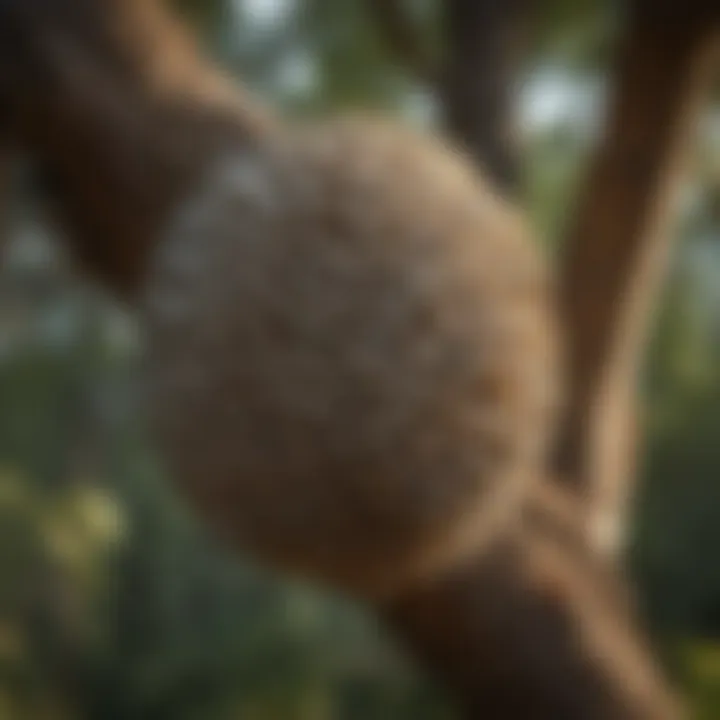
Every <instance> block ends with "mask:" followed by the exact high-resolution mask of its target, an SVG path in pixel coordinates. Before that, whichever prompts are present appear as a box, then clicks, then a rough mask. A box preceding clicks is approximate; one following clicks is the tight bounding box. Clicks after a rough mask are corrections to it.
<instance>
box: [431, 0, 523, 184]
mask: <svg viewBox="0 0 720 720" xmlns="http://www.w3.org/2000/svg"><path fill="white" fill-rule="evenodd" d="M530 3H531V0H504V1H503V2H497V0H447V1H446V2H445V19H444V22H445V36H446V45H447V57H446V60H445V67H444V69H443V71H442V77H441V79H440V82H441V86H440V89H439V93H440V99H441V101H442V108H443V113H444V127H445V130H446V132H447V133H448V134H449V135H450V136H451V137H453V138H454V139H455V140H457V141H458V142H459V143H460V144H461V145H462V146H463V148H464V149H465V150H466V152H467V153H468V154H469V155H470V157H471V158H473V159H474V160H475V161H476V162H477V163H478V165H479V166H480V167H481V168H483V169H484V170H485V171H486V172H487V174H488V176H489V177H490V178H491V179H492V180H493V181H494V182H495V184H496V185H497V186H498V187H499V188H500V189H501V190H503V191H505V192H506V193H508V194H510V195H513V194H515V193H516V192H517V190H518V187H519V183H520V172H519V170H520V162H519V155H518V148H517V143H516V135H515V120H516V113H515V106H514V100H515V97H516V95H517V93H516V85H517V80H518V66H519V63H520V62H521V61H522V58H523V49H524V39H525V32H526V26H527V20H528V14H529V10H530Z"/></svg>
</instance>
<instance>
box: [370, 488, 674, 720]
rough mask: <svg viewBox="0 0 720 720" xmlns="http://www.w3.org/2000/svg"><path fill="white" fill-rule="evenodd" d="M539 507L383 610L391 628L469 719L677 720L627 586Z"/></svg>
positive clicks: (575, 531)
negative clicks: (479, 555) (469, 559)
mask: <svg viewBox="0 0 720 720" xmlns="http://www.w3.org/2000/svg"><path fill="white" fill-rule="evenodd" d="M546 487H547V488H550V487H551V486H546ZM543 492H544V491H543ZM546 500H547V498H544V497H543V494H542V493H540V494H538V495H536V496H535V497H534V498H533V500H532V502H531V505H530V508H529V510H530V514H529V516H528V518H527V522H526V525H525V527H523V528H520V529H519V531H518V532H516V533H514V534H512V535H509V536H508V537H506V538H505V539H504V540H503V541H502V542H500V543H499V545H498V547H497V548H496V550H495V551H494V552H493V553H492V555H489V556H486V557H485V558H484V559H478V560H476V561H475V562H473V563H468V564H466V565H465V566H463V567H461V568H456V569H455V570H454V571H452V572H449V573H447V574H446V575H444V576H442V577H438V578H436V579H435V581H434V582H433V583H431V584H429V585H427V586H425V587H422V588H417V589H415V590H414V591H413V592H411V593H409V594H408V595H407V596H405V597H403V598H400V599H399V600H397V601H396V602H395V603H393V604H392V605H391V606H390V607H388V608H386V609H385V610H384V612H383V617H384V618H385V620H386V622H387V623H388V624H389V626H390V627H391V628H392V629H393V630H394V631H395V632H396V634H397V635H398V637H399V638H400V639H401V640H403V641H405V642H406V644H407V646H408V648H409V649H410V650H411V652H412V653H413V656H414V657H415V658H417V659H418V660H419V661H420V662H421V663H423V664H424V665H425V667H427V668H431V669H432V671H433V673H434V675H433V677H435V679H437V680H439V681H440V682H442V683H444V685H445V687H446V689H448V690H449V691H450V692H451V693H452V695H453V697H455V698H456V699H457V700H458V701H459V702H460V703H461V709H462V710H463V711H464V716H465V717H467V718H480V717H482V718H488V720H490V719H495V718H504V719H508V720H510V719H512V718H518V719H520V718H523V719H524V718H533V720H575V719H576V718H583V719H584V720H609V719H610V718H612V720H670V719H675V718H679V717H682V714H681V710H680V708H679V704H678V701H677V699H676V698H675V697H673V696H672V694H671V693H670V692H669V691H668V690H667V689H666V687H665V684H664V681H663V679H662V677H661V673H660V672H659V671H658V669H657V668H656V667H655V664H654V661H653V660H652V654H651V652H650V650H649V649H648V648H646V647H645V646H644V643H643V641H642V640H641V639H640V637H639V634H638V633H637V632H636V630H635V625H636V623H635V617H634V613H633V611H632V608H631V607H630V605H629V603H628V602H627V598H628V595H627V593H626V592H625V590H624V588H623V587H622V586H621V584H620V583H619V582H618V580H617V578H616V577H615V575H614V573H612V572H610V571H608V569H607V568H606V567H605V566H604V564H603V563H601V562H600V561H599V559H598V558H597V557H596V556H595V553H594V552H593V551H592V549H591V548H589V547H588V546H587V545H586V544H585V543H584V541H583V537H582V532H581V531H580V528H579V527H575V528H573V527H572V524H571V523H568V522H567V518H565V517H563V514H562V513H560V514H558V513H557V503H556V501H555V500H556V499H553V500H551V501H550V502H549V503H548V502H546Z"/></svg>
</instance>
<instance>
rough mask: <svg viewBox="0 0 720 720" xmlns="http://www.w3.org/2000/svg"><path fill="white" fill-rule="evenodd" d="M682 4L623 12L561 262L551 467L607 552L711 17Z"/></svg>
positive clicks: (612, 546) (708, 51)
mask: <svg viewBox="0 0 720 720" xmlns="http://www.w3.org/2000/svg"><path fill="white" fill-rule="evenodd" d="M686 11H687V13H685V12H684V13H683V14H682V15H680V14H677V15H676V17H674V18H673V20H674V21H671V19H670V18H669V17H668V16H667V15H666V14H665V12H666V11H664V10H663V9H662V6H661V5H658V6H653V5H652V4H647V3H644V2H640V3H638V4H637V5H636V6H634V8H633V12H631V14H630V18H629V24H628V28H627V32H626V34H625V38H624V41H623V43H622V46H621V48H620V50H619V57H618V66H617V78H618V81H617V84H616V87H615V88H614V91H613V93H612V96H611V99H610V107H609V113H608V119H607V123H606V126H605V132H604V137H603V138H602V141H601V143H600V145H599V147H598V149H597V151H596V154H595V159H594V161H593V163H592V166H591V170H590V173H589V176H588V179H587V183H586V185H585V188H584V192H583V193H582V196H581V198H580V202H579V205H578V208H577V211H576V217H575V220H574V222H573V223H572V225H571V228H570V232H569V237H568V239H567V244H566V252H565V256H564V262H563V267H562V271H561V303H562V308H563V312H564V316H565V328H566V333H565V335H566V338H567V343H568V347H567V350H568V369H569V381H570V386H569V406H568V412H567V417H566V421H565V423H564V426H563V428H562V432H561V436H560V437H561V440H560V449H559V453H558V477H560V478H562V480H563V481H564V482H566V483H568V484H569V485H571V486H572V487H574V488H575V489H576V490H577V491H578V492H580V493H581V494H583V495H584V496H585V497H587V498H588V501H589V503H588V506H587V507H588V511H589V513H590V517H589V520H590V523H591V525H590V529H591V532H592V534H593V536H594V537H595V540H596V543H597V547H598V549H599V550H603V549H604V550H607V551H609V552H610V553H611V554H615V553H616V552H617V551H618V550H619V549H620V548H621V547H622V528H623V526H624V524H625V522H624V518H623V516H622V515H623V508H624V507H625V506H626V505H627V502H628V499H629V497H628V495H629V492H630V490H631V486H632V478H633V476H634V475H635V474H636V473H635V462H636V447H637V421H636V416H637V413H638V410H637V408H636V387H637V379H638V371H639V368H640V365H641V361H642V358H643V350H644V347H645V345H646V341H647V335H648V331H649V328H650V327H651V320H652V310H653V308H654V306H655V305H656V301H657V298H658V295H659V292H660V288H661V285H662V279H663V276H664V270H665V266H666V264H667V257H668V254H669V249H670V247H671V243H670V240H671V237H672V221H673V219H674V218H675V216H676V215H677V200H678V195H679V192H678V191H679V189H680V188H681V184H682V180H683V178H684V173H683V163H684V162H685V159H686V157H687V155H688V152H687V151H688V146H689V143H690V140H691V139H692V135H693V133H692V129H693V123H694V121H695V120H696V118H697V116H698V110H699V106H700V101H701V100H702V99H703V98H704V96H705V95H706V93H707V92H708V90H709V80H710V77H711V75H710V73H709V72H708V71H709V70H710V68H711V59H712V57H713V53H712V49H713V40H714V32H713V27H714V25H713V23H712V22H705V20H706V18H702V21H699V18H698V16H693V13H692V9H687V8H686Z"/></svg>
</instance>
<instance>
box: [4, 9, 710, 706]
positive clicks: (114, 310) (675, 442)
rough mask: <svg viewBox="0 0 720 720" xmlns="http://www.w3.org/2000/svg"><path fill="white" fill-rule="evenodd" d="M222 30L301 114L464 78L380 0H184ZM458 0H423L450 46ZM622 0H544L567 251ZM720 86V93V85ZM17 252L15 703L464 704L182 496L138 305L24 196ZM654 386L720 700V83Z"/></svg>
mask: <svg viewBox="0 0 720 720" xmlns="http://www.w3.org/2000/svg"><path fill="white" fill-rule="evenodd" d="M182 5H183V9H184V11H186V12H187V13H188V15H189V17H190V19H191V21H192V23H193V24H194V25H195V27H196V28H197V30H198V32H199V33H200V34H201V37H202V38H203V41H204V42H205V43H206V45H207V47H208V49H209V52H211V53H212V54H213V55H214V56H216V57H218V58H219V59H221V60H222V61H223V62H224V63H226V65H227V66H228V67H229V68H230V69H231V70H232V71H233V72H236V73H237V74H238V76H239V77H241V78H242V79H243V80H244V82H246V83H247V85H248V86H249V87H250V88H252V89H253V90H255V91H256V92H258V93H260V94H262V95H263V97H265V98H266V99H267V100H268V101H270V102H272V103H274V104H276V105H277V106H279V107H280V108H282V109H284V110H285V111H286V112H287V113H288V114H298V115H313V114H316V113H327V112H328V111H331V110H337V109H349V108H353V107H364V108H374V109H380V110H382V111H385V112H388V113H392V114H394V115H397V116H401V117H403V118H405V119H406V120H407V121H408V122H411V123H414V124H417V125H420V126H432V125H433V124H434V123H435V122H437V118H438V114H439V112H438V99H437V98H436V97H433V95H432V94H431V93H429V92H428V91H427V88H426V86H425V85H423V84H422V83H421V82H419V81H418V78H417V77H416V76H415V75H414V74H413V73H409V72H406V71H405V69H404V68H403V67H401V66H400V65H399V64H398V63H396V62H395V58H394V57H393V55H392V53H390V52H388V47H387V45H386V43H384V42H383V38H382V37H381V34H380V33H378V29H377V26H376V24H375V23H374V22H373V20H372V18H370V17H369V14H368V11H367V4H366V3H364V2H362V1H361V0H217V1H216V2H204V1H203V0H196V1H195V2H192V1H189V0H186V1H185V2H184V3H182ZM438 6H439V3H438V2H437V1H434V0H427V1H424V0H418V1H417V2H415V3H408V7H409V8H410V10H411V11H412V12H413V13H415V15H414V21H415V23H416V25H417V28H418V29H419V31H420V32H421V33H423V34H425V35H426V36H427V37H426V42H427V46H428V47H430V48H435V47H437V48H438V51H441V50H442V43H443V38H442V34H441V32H440V29H439V27H440V26H439V21H438ZM615 9H616V4H615V5H614V4H613V3H612V2H606V3H603V2H589V1H586V0H566V1H563V0H553V1H552V2H548V3H536V13H537V14H538V24H537V26H536V27H535V28H534V30H533V33H532V38H531V42H530V43H529V49H528V52H527V55H526V57H525V58H524V61H523V66H522V72H521V77H520V78H519V80H520V82H517V83H515V85H514V86H513V88H512V92H515V93H516V98H517V108H516V111H517V120H518V122H517V127H516V131H517V133H518V138H519V143H520V147H521V152H522V158H523V177H524V180H523V185H522V189H521V196H522V199H523V203H524V205H525V207H526V208H527V210H528V212H529V214H530V218H531V221H532V223H533V225H534V227H535V229H536V231H537V235H538V237H540V238H542V239H543V242H545V243H546V244H547V248H548V252H550V253H552V252H553V251H554V248H555V245H556V242H555V241H556V239H557V238H559V237H560V236H561V235H562V232H563V229H564V224H565V222H566V221H567V215H568V213H569V211H570V209H571V208H572V205H573V202H572V200H573V197H574V193H575V190H576V188H577V186H578V180H579V179H580V178H581V177H582V173H583V171H584V168H585V167H586V165H585V161H586V158H587V154H588V150H589V149H590V147H591V146H592V142H593V139H594V138H595V137H596V136H597V132H598V129H599V127H600V124H601V122H602V107H603V100H604V89H605V86H606V83H605V80H606V73H607V71H608V68H609V65H608V63H609V56H610V52H611V49H612V41H613V38H614V36H615V32H616V25H617V22H616V21H617V18H616V14H615V12H614V10H615ZM717 96H718V94H717V93H716V98H717ZM6 231H8V232H10V234H11V238H10V240H11V242H10V245H9V247H8V251H7V259H6V262H5V263H4V264H3V267H2V274H1V275H0V720H6V719H8V720H15V719H16V718H17V719H18V720H20V719H24V718H27V719H28V720H45V719H46V718H47V719H53V720H61V719H62V720H64V719H73V720H74V719H75V718H77V719H78V720H84V719H85V718H88V719H91V720H115V719H117V720H125V719H130V718H132V719H133V720H135V719H137V720H139V719H143V718H147V719H148V720H162V719H163V718H168V719H173V720H186V719H188V720H189V719H191V718H192V719H195V718H197V719H199V718H206V719H207V720H215V719H218V720H220V719H223V720H224V719H225V718H228V719H229V718H242V719H243V720H245V719H247V720H263V719H265V718H277V719H280V720H285V719H287V720H330V719H334V718H338V719H340V720H352V719H353V718H358V720H374V719H376V718H377V719H381V718H383V719H384V718H388V719H391V718H392V719H398V720H402V719H403V718H408V719H410V718H412V719H417V720H423V719H425V718H427V719H428V720H430V719H436V720H440V719H441V718H451V717H453V715H452V714H451V711H450V709H449V706H448V705H447V703H446V702H445V700H444V698H443V697H442V695H441V694H440V693H439V692H438V691H437V690H436V689H435V688H433V687H432V685H431V684H430V683H429V682H428V681H427V679H426V678H423V677H422V676H421V675H420V674H418V673H417V672H416V671H415V670H414V669H413V668H412V667H411V665H410V664H409V663H408V661H407V660H406V659H404V658H403V657H402V656H401V654H400V653H399V652H398V651H397V649H396V648H394V647H393V646H392V645H391V643H390V642H389V640H388V639H387V638H386V637H384V636H383V634H382V633H381V631H380V630H379V628H377V627H376V626H375V625H374V623H373V621H372V619H371V618H369V617H368V616H366V615H365V614H364V613H363V612H362V610H361V609H360V608H357V607H354V606H352V605H351V604H349V603H347V602H345V601H343V600H341V599H338V598H334V597H329V596H326V595H323V594H321V593H320V592H318V591H317V590H314V589H311V588H307V587H302V586H298V585H291V584H288V583H285V582H283V581H281V580H279V579H277V578H272V577H268V576H267V575H265V574H263V573H261V572H260V571H258V570H257V569H255V568H253V567H252V566H251V564H250V563H239V562H238V561H237V560H236V559H235V558H232V559H231V558H228V557H225V556H224V555H223V553H222V552H220V551H219V550H218V549H217V548H216V547H213V546H212V544H211V543H210V541H209V540H208V539H207V538H205V537H204V536H203V534H202V532H201V531H200V530H199V529H198V528H197V527H195V526H194V525H193V523H192V520H191V519H190V518H189V517H187V515H186V513H185V511H184V509H183V508H181V507H180V506H178V504H177V503H176V501H175V500H174V498H173V495H172V493H171V492H170V491H169V490H168V488H167V487H166V484H165V482H164V480H163V478H162V477H161V474H160V472H159V471H158V469H157V468H156V466H155V464H154V461H153V457H152V454H151V452H150V450H149V448H148V447H147V444H146V441H145V433H144V430H143V427H142V422H141V420H140V419H139V416H138V414H137V413H136V412H135V411H134V386H133V364H134V362H135V360H136V357H137V354H138V350H139V346H138V343H139V340H138V333H137V328H136V327H135V326H134V325H133V320H132V318H131V317H130V316H128V315H127V314H125V313H124V312H123V310H122V309H121V308H119V307H117V306H116V305H114V304H113V303H112V302H111V301H110V300H109V299H108V298H107V297H106V296H104V295H103V294H102V293H101V292H100V291H99V290H98V289H97V288H94V287H91V286H89V285H88V284H86V283H85V282H84V281H82V280H81V279H80V278H78V277H77V276H76V275H75V274H74V273H73V271H72V268H70V267H69V265H68V263H67V261H66V259H65V258H64V257H63V255H62V252H61V250H60V249H59V248H58V247H57V246H56V245H55V244H53V242H52V237H51V235H52V232H51V229H50V227H49V225H48V224H47V223H46V222H45V219H44V218H43V217H42V215H41V212H40V211H39V209H38V207H37V206H36V205H34V204H33V203H31V202H29V201H28V200H27V199H26V198H23V197H20V198H18V202H16V203H14V204H13V207H12V214H11V217H10V218H9V226H8V228H6ZM679 232H680V234H681V239H680V242H679V243H678V244H677V245H676V246H675V247H676V249H675V252H674V257H673V262H672V268H671V272H670V277H669V279H668V282H667V285H666V291H665V296H664V301H663V304H662V307H660V308H659V312H658V314H657V321H656V331H655V338H654V341H653V344H652V348H651V352H650V355H649V362H648V364H647V368H646V372H645V376H644V387H643V392H644V393H645V398H646V405H645V408H646V413H645V418H644V422H645V425H646V428H647V436H646V444H645V449H644V453H643V457H644V461H643V464H642V484H641V490H640V493H639V495H638V497H637V498H636V500H635V505H634V509H633V518H634V520H633V532H632V536H631V547H630V557H629V563H630V568H631V571H632V573H633V576H634V578H635V579H636V581H637V583H638V586H639V589H640V595H641V599H642V607H643V609H644V612H645V613H646V616H647V619H648V622H649V624H650V626H651V628H652V630H653V632H654V634H655V636H656V637H657V639H658V641H659V643H660V646H661V647H663V648H664V649H665V651H666V658H667V662H668V665H669V667H670V670H671V672H672V673H674V675H675V677H676V678H678V679H679V681H680V682H681V683H682V685H683V686H684V687H685V688H686V689H687V690H688V692H689V693H690V695H691V697H692V698H693V701H694V703H695V707H696V709H697V716H698V717H699V718H720V562H718V555H719V554H720V103H718V102H716V103H715V104H714V106H711V107H709V108H707V109H706V111H705V112H704V115H703V118H702V122H701V130H700V133H699V135H698V137H697V142H696V149H695V154H694V158H693V179H692V182H691V183H689V184H688V185H687V187H686V188H685V191H684V196H683V214H682V221H681V223H680V226H679Z"/></svg>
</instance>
